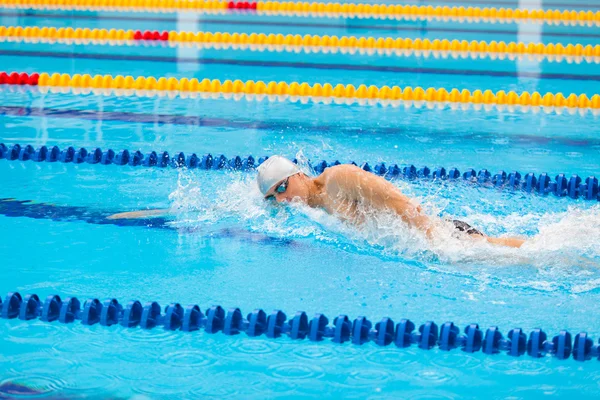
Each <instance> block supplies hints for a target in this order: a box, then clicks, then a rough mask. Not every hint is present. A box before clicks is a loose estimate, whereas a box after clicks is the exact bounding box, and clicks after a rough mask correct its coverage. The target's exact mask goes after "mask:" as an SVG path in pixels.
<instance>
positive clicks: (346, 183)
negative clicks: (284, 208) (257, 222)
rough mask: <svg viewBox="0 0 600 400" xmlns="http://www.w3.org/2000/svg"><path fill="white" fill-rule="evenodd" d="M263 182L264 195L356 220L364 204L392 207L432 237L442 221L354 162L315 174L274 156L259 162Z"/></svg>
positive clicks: (473, 232)
mask: <svg viewBox="0 0 600 400" xmlns="http://www.w3.org/2000/svg"><path fill="white" fill-rule="evenodd" d="M258 186H259V189H260V191H261V192H262V194H263V195H264V196H265V198H274V199H275V200H276V201H277V202H279V203H281V202H289V201H292V200H295V201H301V202H303V203H305V204H307V205H308V206H310V207H313V208H322V209H324V210H325V211H327V212H328V213H330V214H333V215H336V216H338V217H340V218H342V219H344V220H347V221H350V222H354V223H360V222H361V220H362V219H364V215H363V214H362V213H361V211H360V210H361V209H365V208H367V209H374V210H382V211H383V210H391V211H393V212H395V213H396V214H398V216H400V218H402V220H403V221H404V222H406V223H407V224H408V225H410V226H412V227H415V228H418V229H420V230H421V231H423V232H425V234H426V235H427V237H428V238H433V237H434V236H435V235H436V227H438V226H439V225H440V224H441V222H442V221H441V220H440V219H439V218H433V217H430V216H427V215H425V214H424V213H423V212H422V211H421V207H419V206H418V205H416V204H414V203H413V201H412V200H411V199H410V198H408V197H407V196H405V195H404V194H402V192H401V191H400V190H399V189H398V188H397V187H396V186H394V185H392V184H391V183H390V182H388V181H386V180H385V179H383V178H382V177H379V176H377V175H374V174H372V173H370V172H367V171H364V170H362V169H361V168H358V167H357V166H355V165H350V164H341V165H336V166H333V167H330V168H327V169H326V170H325V171H323V173H322V174H321V175H319V176H317V177H316V178H311V177H309V176H307V175H305V174H304V173H303V172H302V171H301V170H300V168H298V166H297V165H296V164H294V163H293V162H292V161H290V160H288V159H287V158H284V157H281V156H273V157H269V158H268V159H267V160H266V161H265V162H264V163H262V164H261V165H260V166H259V167H258ZM452 222H453V224H454V226H455V228H456V229H457V230H459V231H462V232H466V233H467V234H468V235H469V236H470V237H472V238H480V239H485V240H487V241H488V242H489V243H492V244H497V245H502V246H509V247H521V245H522V244H523V243H524V242H525V241H524V240H523V239H518V238H495V237H490V236H486V235H484V234H483V233H481V232H479V231H478V230H477V229H474V228H472V227H471V226H469V225H468V224H467V223H465V222H462V221H457V220H455V221H452Z"/></svg>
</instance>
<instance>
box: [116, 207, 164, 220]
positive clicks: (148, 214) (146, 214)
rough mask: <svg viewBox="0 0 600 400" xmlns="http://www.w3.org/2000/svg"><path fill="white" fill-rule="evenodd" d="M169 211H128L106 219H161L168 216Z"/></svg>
mask: <svg viewBox="0 0 600 400" xmlns="http://www.w3.org/2000/svg"><path fill="white" fill-rule="evenodd" d="M170 212H171V210H170V209H168V208H166V209H160V210H158V209H157V210H141V211H128V212H123V213H118V214H113V215H110V216H108V217H106V219H138V218H152V217H163V216H165V215H168V214H170Z"/></svg>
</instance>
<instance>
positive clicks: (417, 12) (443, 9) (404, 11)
mask: <svg viewBox="0 0 600 400" xmlns="http://www.w3.org/2000/svg"><path fill="white" fill-rule="evenodd" d="M0 6H4V7H9V8H23V9H60V10H117V11H147V12H165V11H194V12H228V11H230V10H231V9H243V10H251V11H250V12H257V13H259V14H268V15H298V16H320V17H331V18H341V17H343V18H348V17H349V18H353V17H356V18H364V17H369V18H380V19H414V20H431V19H434V20H453V21H474V22H477V21H487V22H500V23H502V22H515V21H535V22H540V23H549V24H568V25H576V24H579V25H590V26H592V25H600V11H596V12H593V11H589V10H587V11H584V10H582V11H576V10H542V9H534V10H528V9H511V8H495V7H484V8H482V7H463V6H453V7H448V6H436V7H434V6H431V5H429V6H425V5H420V6H417V5H400V4H352V3H321V2H302V1H258V2H253V3H247V2H227V1H219V0H0Z"/></svg>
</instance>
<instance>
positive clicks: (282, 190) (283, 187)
mask: <svg viewBox="0 0 600 400" xmlns="http://www.w3.org/2000/svg"><path fill="white" fill-rule="evenodd" d="M289 179H290V178H289V177H287V178H285V179H284V180H283V182H281V183H280V184H279V185H277V187H276V188H275V192H276V193H280V194H281V193H285V191H286V190H287V188H288V180H289ZM274 198H275V196H274V195H271V196H269V197H267V199H274Z"/></svg>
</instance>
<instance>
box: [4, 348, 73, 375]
mask: <svg viewBox="0 0 600 400" xmlns="http://www.w3.org/2000/svg"><path fill="white" fill-rule="evenodd" d="M9 361H10V368H9V369H8V371H10V372H13V373H15V374H21V373H22V372H23V371H27V372H28V373H31V374H40V375H46V374H48V373H50V374H51V373H52V372H53V371H57V370H60V371H63V372H64V371H68V370H69V369H71V368H74V367H76V366H77V363H76V362H75V361H74V360H73V359H72V358H67V357H62V356H56V355H53V354H51V353H48V352H44V351H39V352H31V353H25V354H20V355H18V356H15V357H9Z"/></svg>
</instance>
